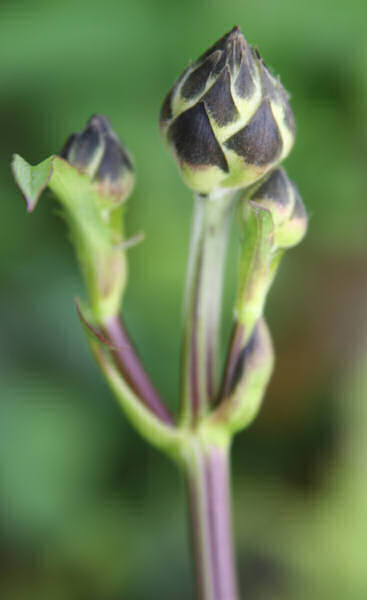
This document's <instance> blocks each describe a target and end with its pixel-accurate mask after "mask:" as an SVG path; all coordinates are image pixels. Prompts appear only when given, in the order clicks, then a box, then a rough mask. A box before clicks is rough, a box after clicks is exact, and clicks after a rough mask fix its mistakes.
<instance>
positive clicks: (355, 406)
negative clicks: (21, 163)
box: [0, 0, 367, 600]
mask: <svg viewBox="0 0 367 600" xmlns="http://www.w3.org/2000/svg"><path fill="white" fill-rule="evenodd" d="M366 19H367V5H366V2H365V0H349V1H348V2H347V0H333V1H332V0H309V1H308V2H304V3H301V2H294V0H278V1H277V2H273V1H270V0H248V1H244V0H226V1H225V2H219V1H218V2H214V1H213V0H212V1H210V0H207V1H203V2H198V0H184V1H183V2H174V1H170V0H154V1H153V0H152V1H150V2H149V0H105V1H104V2H103V3H100V2H96V1H94V0H91V1H90V2H85V1H81V2H75V0H74V1H72V0H64V1H63V2H62V3H56V2H46V1H45V0H38V1H36V0H34V1H32V0H29V1H26V0H23V1H17V0H9V1H2V2H1V3H0V47H1V52H0V85H1V92H0V182H1V202H0V290H1V291H0V397H1V402H0V519H1V536H0V597H1V598H2V599H4V600H50V599H51V598H52V600H102V599H103V600H121V599H123V598H129V600H143V599H144V600H145V599H147V598H149V599H155V598H157V599H158V598H175V599H178V600H180V599H187V598H191V597H192V594H193V589H192V584H191V571H190V561H189V552H188V544H187V537H186V521H185V519H186V513H185V510H186V509H185V494H184V485H183V482H182V479H181V478H180V476H179V474H178V473H177V472H176V469H175V467H174V466H173V465H172V464H170V462H169V461H168V460H167V459H166V458H164V457H162V456H160V455H158V454H157V453H156V452H155V451H154V450H152V449H150V448H148V447H147V445H146V444H144V443H143V442H142V441H141V440H140V438H139V437H138V436H137V434H135V432H134V431H133V430H132V429H131V428H130V427H129V426H128V424H127V423H126V421H125V418H124V417H123V416H122V415H121V413H120V411H119V409H118V407H117V405H116V403H115V402H114V399H113V397H112V396H111V394H110V392H109V391H108V389H107V386H106V385H105V384H104V382H103V380H102V377H101V375H100V374H99V372H98V371H97V369H96V367H95V366H94V364H93V362H92V359H91V357H90V355H89V352H88V348H87V345H86V342H85V339H84V334H83V332H82V330H81V327H80V325H79V323H78V319H77V316H76V312H75V308H74V305H73V298H74V297H75V296H76V295H78V294H83V291H82V283H81V280H80V277H79V274H78V272H77V268H76V264H75V260H74V257H73V252H72V248H71V246H70V245H69V242H68V239H67V235H66V230H65V227H64V223H63V222H62V220H61V219H59V218H58V217H57V215H56V213H57V207H56V204H55V203H54V201H53V200H52V198H51V197H47V196H44V197H43V198H42V201H41V202H40V204H39V206H38V208H37V210H36V212H35V213H34V214H32V215H30V216H29V215H27V214H26V211H25V206H24V203H23V201H22V198H21V196H20V194H19V192H18V191H17V189H16V188H15V185H14V183H13V181H12V178H11V174H10V170H9V162H10V159H11V155H12V153H13V152H15V151H16V152H19V153H20V154H21V155H23V156H24V157H25V158H27V159H28V160H29V161H30V162H31V163H33V164H35V163H37V162H39V161H41V160H42V159H43V158H45V157H46V156H48V155H49V154H51V153H53V152H55V151H58V150H59V149H60V148H61V146H62V144H63V142H64V140H65V138H66V137H67V136H68V134H69V133H70V132H72V131H78V130H80V129H81V128H82V127H83V126H84V123H85V121H86V119H87V118H88V117H89V116H90V115H91V114H92V113H94V112H102V113H104V114H106V115H108V117H109V118H110V120H111V122H112V125H113V127H114V128H115V129H116V131H117V132H118V133H119V135H121V137H122V139H123V140H124V141H125V143H126V145H127V146H128V147H129V148H130V149H131V151H132V153H133V155H134V156H135V160H136V164H137V171H138V184H137V187H136V191H135V192H134V195H133V197H132V198H131V202H130V205H129V210H128V224H127V226H128V232H129V234H134V233H136V232H137V231H139V230H144V231H145V232H146V241H145V242H144V243H143V244H141V245H140V246H138V247H137V248H134V249H132V250H130V251H129V259H130V260H129V264H130V281H129V288H128V293H127V297H126V301H125V304H124V313H125V316H126V321H127V323H128V325H129V328H130V329H131V330H132V332H133V336H134V338H135V340H136V342H137V343H138V346H139V348H140V350H141V354H142V355H143V357H144V359H145V361H146V363H147V365H148V368H149V370H150V372H151V373H152V374H153V375H154V379H155V381H156V383H157V385H158V387H159V388H160V389H161V390H162V392H163V393H164V395H165V397H166V398H167V401H168V402H169V403H170V405H171V406H172V407H176V406H177V396H178V392H177V388H178V360H179V343H180V342H179V339H180V326H179V324H180V319H181V307H182V292H183V281H184V275H185V262H186V253H187V245H188V235H189V226H190V214H191V209H192V200H191V198H190V192H189V191H188V190H187V189H185V187H184V185H183V183H182V182H181V180H180V178H179V175H178V172H177V169H176V167H175V165H174V163H173V160H172V159H171V157H170V156H169V155H168V153H167V152H166V150H165V148H164V145H163V143H162V141H161V139H160V136H159V132H158V127H157V116H158V112H159V108H160V104H161V102H162V99H163V97H164V95H165V93H166V92H167V91H168V89H169V88H170V86H171V85H172V83H173V81H174V79H175V78H176V77H177V75H178V74H179V73H180V72H181V71H182V69H183V68H184V67H185V65H186V64H187V62H188V60H189V59H194V58H196V57H197V56H198V55H199V54H200V53H201V52H202V51H203V50H205V49H206V48H207V47H208V46H209V45H210V44H212V43H213V42H214V41H215V40H216V39H217V38H219V37H220V36H221V35H223V34H224V33H225V32H226V31H227V30H229V29H230V28H231V27H232V26H233V25H234V24H239V25H240V26H241V27H242V29H243V31H244V33H245V35H246V36H247V38H248V40H249V41H250V42H251V43H252V44H254V45H258V46H259V48H260V49H261V52H262V54H263V56H264V58H265V60H266V62H267V63H268V64H269V65H270V66H272V67H273V69H274V70H275V72H276V73H280V74H281V76H282V81H283V83H284V85H285V86H286V88H287V89H289V90H290V91H291V92H292V106H293V108H294V112H295V114H296V119H297V124H298V137H297V143H296V145H295V148H294V150H293V153H292V155H291V156H290V158H289V160H288V161H287V169H288V171H289V174H290V175H291V177H292V179H294V180H295V181H296V182H297V183H298V186H299V188H300V191H301V194H302V196H303V198H304V201H305V203H306V205H307V207H308V211H309V213H310V215H311V219H310V228H309V233H308V236H307V238H306V240H305V241H304V242H303V243H302V244H301V246H300V247H299V248H297V249H295V250H293V251H291V252H289V253H288V254H287V256H286V258H285V260H284V263H283V265H282V268H281V272H280V274H279V277H278V279H277V281H276V283H275V286H274V288H273V290H272V293H271V297H270V301H269V304H268V308H267V316H268V320H269V323H270V327H271V330H272V333H273V337H274V342H275V348H276V353H277V364H276V371H275V374H274V376H273V379H272V383H271V385H270V387H269V390H268V393H267V397H266V400H265V403H264V407H263V410H262V412H261V414H260V416H259V417H258V419H257V421H256V423H255V424H254V425H253V426H252V427H251V428H250V429H249V430H248V431H246V432H244V433H243V434H242V435H240V436H238V438H237V439H236V442H235V445H234V449H233V488H234V518H235V537H236V545H237V555H238V565H239V573H240V579H241V582H242V584H241V585H242V590H243V596H242V597H243V598H246V600H276V599H279V600H303V599H304V600H306V599H307V600H310V598H312V599H317V600H318V599H320V600H321V599H322V600H323V599H325V598H333V599H334V600H338V599H339V598H340V599H343V600H344V599H345V598H348V599H349V600H363V599H365V598H366V597H367V571H366V567H365V562H366V558H365V557H366V553H367V472H366V461H367V406H366V398H367V327H366V326H367V322H366V321H367V319H366V314H367V240H366V238H367V208H366V207H367V202H366V200H367V198H366V184H367V169H366V150H367V140H366V133H367V119H366V117H367V93H366V92H367V35H366ZM234 237H235V233H234ZM232 245H233V248H232V250H231V253H230V260H229V273H230V275H229V277H228V282H227V283H228V291H227V302H226V310H225V318H224V321H225V332H227V336H228V328H229V325H230V316H231V306H230V301H231V297H232V294H233V285H234V281H233V273H234V271H235V260H236V254H235V247H234V246H235V242H234V243H233V244H232ZM224 339H225V336H224Z"/></svg>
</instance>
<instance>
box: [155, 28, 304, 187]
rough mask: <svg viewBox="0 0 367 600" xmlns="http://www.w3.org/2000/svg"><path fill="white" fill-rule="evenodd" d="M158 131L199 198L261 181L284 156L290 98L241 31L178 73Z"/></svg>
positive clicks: (291, 129)
mask: <svg viewBox="0 0 367 600" xmlns="http://www.w3.org/2000/svg"><path fill="white" fill-rule="evenodd" d="M160 126H161V130H162V131H163V133H164V135H165V137H166V139H167V141H168V144H169V146H170V147H171V149H172V151H173V153H174V155H175V156H176V158H177V160H178V163H179V165H180V167H181V170H182V174H183V177H184V179H185V181H186V183H187V185H188V186H189V187H191V188H192V189H194V190H195V191H197V192H200V193H210V192H211V191H212V190H213V189H215V188H218V187H221V188H242V187H247V186H248V185H251V184H253V183H254V182H256V181H258V180H259V179H260V178H261V177H263V176H264V175H265V174H266V173H267V172H268V171H269V170H270V169H272V168H273V167H274V166H276V165H277V164H279V163H280V162H281V161H282V160H283V159H284V158H285V157H286V156H287V155H288V153H289V151H290V149H291V147H292V145H293V142H294V134H295V125H294V118H293V113H292V110H291V108H290V105H289V103H288V94H287V92H286V91H285V89H284V88H283V86H282V85H281V83H280V81H279V79H277V78H275V77H274V76H273V75H272V74H271V73H270V71H269V69H268V68H267V67H266V65H265V64H264V62H263V60H262V59H261V57H260V54H259V52H258V51H257V50H255V49H254V48H252V47H251V46H250V45H249V44H248V43H247V41H246V39H245V37H244V36H243V34H242V33H241V30H240V29H239V28H238V27H235V28H234V29H233V30H232V31H230V32H229V33H228V34H227V35H225V36H224V37H223V38H221V39H220V40H219V41H218V42H217V43H216V44H214V45H213V46H212V47H211V48H210V49H209V50H207V52H205V53H204V54H203V55H202V56H200V58H199V59H198V60H197V61H196V62H194V63H193V64H191V65H189V66H188V67H187V69H186V70H185V71H184V72H183V74H182V75H181V77H180V78H179V79H178V80H177V81H176V83H175V84H174V86H173V88H172V90H171V91H170V92H169V94H168V95H167V97H166V99H165V101H164V103H163V106H162V110H161V116H160Z"/></svg>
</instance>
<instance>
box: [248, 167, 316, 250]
mask: <svg viewBox="0 0 367 600" xmlns="http://www.w3.org/2000/svg"><path fill="white" fill-rule="evenodd" d="M251 200H252V201H254V202H256V203H257V204H259V205H260V206H262V207H263V208H266V209H268V210H269V211H270V213H271V216H272V219H273V223H274V245H275V246H276V247H278V248H282V249H286V248H291V247H292V246H296V245H297V244H298V243H299V242H300V241H301V240H302V238H303V237H304V235H305V233H306V230H307V222H308V219H307V213H306V209H305V207H304V204H303V202H302V199H301V196H300V195H299V192H298V190H297V187H296V185H295V184H294V183H293V182H292V181H291V180H290V179H289V177H288V175H287V173H286V172H285V170H284V169H283V168H278V169H275V170H274V171H273V172H272V173H271V174H270V175H269V177H268V178H267V179H266V180H265V182H264V183H262V185H261V186H260V187H258V188H257V190H256V191H255V193H254V194H253V196H252V197H251Z"/></svg>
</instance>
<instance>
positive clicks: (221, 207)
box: [181, 193, 233, 424]
mask: <svg viewBox="0 0 367 600" xmlns="http://www.w3.org/2000/svg"><path fill="white" fill-rule="evenodd" d="M232 198H233V193H230V194H228V193H227V194H222V195H221V196H218V195H217V196H216V195H211V196H202V195H197V196H196V197H195V209H194V219H193V227H192V236H191V245H190V255H189V263H188V272H187V286H186V301H185V330H184V337H183V351H182V415H181V418H182V422H183V423H184V424H194V423H196V422H197V421H198V419H200V418H201V417H202V416H204V415H205V413H206V412H207V410H208V407H209V405H210V403H211V402H213V401H214V399H215V397H216V393H217V371H218V369H217V355H218V337H219V328H220V316H221V303H222V302H221V301H222V283H223V271H224V259H225V254H226V247H227V237H228V229H229V221H230V219H229V217H230V213H231V207H232V202H231V200H232Z"/></svg>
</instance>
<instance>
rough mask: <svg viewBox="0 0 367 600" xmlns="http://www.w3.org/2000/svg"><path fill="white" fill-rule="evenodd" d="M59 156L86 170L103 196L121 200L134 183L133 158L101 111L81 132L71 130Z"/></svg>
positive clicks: (118, 202) (127, 194)
mask: <svg viewBox="0 0 367 600" xmlns="http://www.w3.org/2000/svg"><path fill="white" fill-rule="evenodd" d="M60 156H61V157H62V158H64V159H65V160H67V161H68V162H69V163H70V164H71V165H73V166H74V167H76V168H77V169H78V170H80V171H81V172H83V173H85V174H87V175H88V176H89V177H90V178H91V179H92V181H93V183H94V184H95V185H96V186H97V190H98V192H99V193H100V194H101V195H103V196H112V197H113V200H114V204H120V203H121V202H123V201H124V200H125V199H126V198H127V197H128V196H129V194H130V193H131V191H132V188H133V185H134V168H133V165H132V161H131V159H130V157H129V155H128V153H127V151H126V149H125V148H124V146H123V145H122V143H121V142H120V141H119V139H118V137H117V135H116V133H115V132H114V131H113V130H112V129H111V126H110V124H109V121H108V119H107V118H106V117H104V116H103V115H98V114H97V115H93V116H92V117H91V118H90V119H89V121H88V122H87V125H86V127H85V129H84V130H83V131H82V132H81V133H74V134H72V135H71V136H70V137H69V138H68V140H67V141H66V143H65V145H64V147H63V149H62V151H61V152H60Z"/></svg>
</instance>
